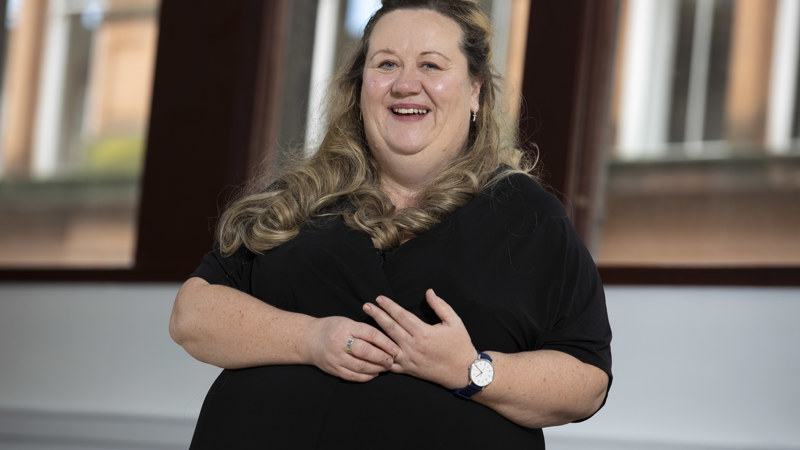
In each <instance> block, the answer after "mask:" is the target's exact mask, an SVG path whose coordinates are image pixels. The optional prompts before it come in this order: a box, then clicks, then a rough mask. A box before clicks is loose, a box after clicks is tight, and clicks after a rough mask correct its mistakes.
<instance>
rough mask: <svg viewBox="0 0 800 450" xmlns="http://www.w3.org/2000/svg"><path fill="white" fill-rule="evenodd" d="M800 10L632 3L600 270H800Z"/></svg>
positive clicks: (601, 226) (718, 1)
mask: <svg viewBox="0 0 800 450" xmlns="http://www.w3.org/2000/svg"><path fill="white" fill-rule="evenodd" d="M798 60H800V2H798V1H797V0H623V1H622V3H621V8H620V20H619V38H618V50H617V63H616V67H617V69H616V81H615V85H614V88H613V98H614V100H613V104H612V105H611V109H612V110H611V117H612V123H611V130H612V135H613V138H612V142H611V146H610V148H609V151H608V154H607V161H606V162H607V167H605V168H601V170H607V172H606V174H605V187H606V192H605V198H604V200H603V203H604V207H605V213H604V214H603V215H602V219H601V220H600V221H599V223H597V227H596V230H595V236H596V239H595V240H593V241H592V250H593V252H594V254H595V256H596V259H597V260H598V262H599V263H600V264H601V265H602V264H612V265H613V264H621V265H651V266H771V265H797V264H798V263H800V71H799V70H798Z"/></svg>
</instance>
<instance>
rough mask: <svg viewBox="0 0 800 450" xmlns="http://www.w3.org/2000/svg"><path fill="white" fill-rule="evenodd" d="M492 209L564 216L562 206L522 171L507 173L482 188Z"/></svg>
mask: <svg viewBox="0 0 800 450" xmlns="http://www.w3.org/2000/svg"><path fill="white" fill-rule="evenodd" d="M482 195H485V196H486V197H487V198H488V199H489V201H490V202H491V204H492V208H493V209H506V208H508V209H511V210H523V211H536V212H538V213H539V214H543V215H547V216H551V217H558V218H566V216H567V214H566V211H565V210H564V206H563V205H562V204H561V202H560V201H559V200H558V198H556V196H555V195H553V194H552V193H550V192H548V191H547V190H546V189H545V188H544V187H543V186H542V185H541V184H540V183H539V182H538V181H536V180H535V179H534V178H532V177H531V176H529V175H526V174H523V173H512V174H509V175H507V176H505V177H503V178H501V179H499V180H497V181H496V182H494V183H493V184H492V185H491V186H489V187H488V188H487V189H486V190H484V192H483V194H482Z"/></svg>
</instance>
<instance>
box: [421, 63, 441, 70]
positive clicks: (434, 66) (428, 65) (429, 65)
mask: <svg viewBox="0 0 800 450" xmlns="http://www.w3.org/2000/svg"><path fill="white" fill-rule="evenodd" d="M422 68H423V69H428V70H439V69H440V67H439V65H438V64H435V63H431V62H427V63H422Z"/></svg>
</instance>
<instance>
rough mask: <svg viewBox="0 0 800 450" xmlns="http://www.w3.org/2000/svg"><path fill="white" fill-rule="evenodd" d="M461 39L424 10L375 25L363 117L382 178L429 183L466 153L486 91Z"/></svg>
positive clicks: (392, 15)
mask: <svg viewBox="0 0 800 450" xmlns="http://www.w3.org/2000/svg"><path fill="white" fill-rule="evenodd" d="M461 34H462V33H461V28H460V27H459V25H458V24H457V23H456V22H455V21H453V20H451V19H449V18H447V17H445V16H442V15H440V14H439V13H436V12H434V11H431V10H427V9H401V10H397V11H393V12H391V13H388V14H386V15H385V16H384V17H382V18H381V19H380V20H379V21H378V22H377V24H376V25H375V28H374V29H373V31H372V35H371V37H370V42H369V48H368V50H367V59H366V63H365V65H364V82H363V85H362V87H361V110H362V114H363V119H364V130H365V133H366V137H367V142H368V144H369V147H370V150H371V151H372V154H373V155H374V157H375V159H376V160H377V161H378V163H379V164H380V167H381V175H382V177H390V178H391V179H392V181H394V182H396V183H399V184H401V185H406V186H408V185H414V184H418V183H424V182H426V181H428V180H430V179H431V178H432V177H434V176H435V175H436V174H438V172H439V171H441V170H442V169H443V168H444V166H445V165H447V163H448V162H450V161H452V160H453V159H454V158H455V157H456V155H457V154H458V153H459V151H460V150H461V149H462V148H463V147H464V145H465V143H466V140H467V135H468V133H469V125H470V117H471V111H472V110H475V109H477V108H478V105H479V102H478V97H479V94H480V87H481V83H480V82H479V81H476V80H473V79H472V78H471V77H470V74H469V71H468V69H467V58H466V56H464V54H463V53H462V52H461V48H460V45H459V44H460V42H461ZM384 181H386V180H384Z"/></svg>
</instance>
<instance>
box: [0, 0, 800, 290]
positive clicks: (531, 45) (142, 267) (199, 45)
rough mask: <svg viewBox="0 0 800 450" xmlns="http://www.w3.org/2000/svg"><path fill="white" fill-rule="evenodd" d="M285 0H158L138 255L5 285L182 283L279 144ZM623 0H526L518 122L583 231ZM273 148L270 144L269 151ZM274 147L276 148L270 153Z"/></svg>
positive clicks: (764, 278)
mask: <svg viewBox="0 0 800 450" xmlns="http://www.w3.org/2000/svg"><path fill="white" fill-rule="evenodd" d="M287 1H288V0H273V1H268V2H265V1H263V0H231V1H227V2H196V1H193V0H162V5H161V10H160V18H159V21H160V24H159V42H158V51H157V60H156V73H155V77H154V86H153V102H152V107H151V117H150V126H149V132H148V139H147V156H146V164H145V170H144V175H143V179H142V187H141V196H140V199H141V200H140V204H141V206H140V210H139V223H138V243H137V250H136V257H135V264H134V266H133V267H132V268H130V269H109V270H106V269H96V270H93V269H87V270H77V269H43V270H34V269H18V270H14V269H5V270H0V281H115V282H133V281H136V282H140V281H141V282H175V281H180V280H183V279H185V278H186V277H187V276H188V275H189V274H190V273H191V271H192V270H193V268H194V267H195V266H196V265H197V263H198V261H199V259H200V258H201V256H202V255H203V254H204V253H205V252H206V251H208V249H209V248H210V247H211V244H212V241H213V233H212V231H213V227H214V224H215V220H216V218H217V216H218V213H219V211H220V210H221V208H222V207H223V206H224V204H225V203H226V202H227V201H228V199H229V198H230V197H231V195H232V194H234V193H235V191H236V190H237V189H238V188H239V187H240V186H241V185H242V183H243V182H244V180H245V179H246V178H247V177H248V176H249V175H250V171H251V169H252V168H254V167H257V166H258V164H259V163H260V159H261V158H262V155H264V152H265V150H266V149H268V148H269V146H268V144H269V143H270V142H273V141H274V137H275V131H274V124H275V123H276V120H275V117H276V114H277V110H276V108H277V106H276V105H277V98H278V96H277V92H278V89H279V86H280V71H278V70H273V69H274V68H275V67H278V66H279V64H280V61H281V57H282V52H283V51H285V47H286V43H287V42H288V40H287V35H288V34H287V33H290V32H291V30H286V29H284V27H283V25H282V24H284V23H285V20H284V19H285V14H286V10H287ZM618 8H619V0H563V1H558V2H555V1H550V0H532V2H531V8H530V22H529V35H528V43H527V50H526V63H525V75H524V80H523V92H522V94H523V97H524V105H525V106H524V111H523V116H524V117H526V119H525V120H523V121H522V122H521V125H520V130H521V133H522V135H523V137H525V139H526V141H528V142H535V143H536V145H537V146H538V152H539V153H538V155H539V158H540V161H541V165H542V167H544V169H545V172H544V181H545V182H546V184H547V185H548V187H549V188H550V189H551V190H552V191H553V192H555V193H557V194H558V195H559V196H560V198H561V199H562V200H563V201H564V202H565V204H566V205H567V206H568V210H569V211H570V212H571V213H572V218H573V221H574V223H575V225H576V228H577V229H578V231H579V232H580V233H581V235H583V236H584V237H586V236H587V234H588V233H589V230H590V227H589V224H590V223H592V221H593V219H594V216H595V215H596V214H597V213H598V211H597V209H596V206H594V205H597V204H598V202H597V200H598V196H599V195H601V192H600V189H599V187H600V186H601V182H602V180H601V179H600V178H599V177H600V175H598V173H599V172H598V171H597V170H594V168H596V167H597V166H598V165H599V164H601V163H602V158H603V151H604V148H605V143H606V141H607V139H606V133H607V104H608V99H609V95H610V85H611V83H610V77H611V70H612V67H611V64H612V58H611V56H612V53H613V48H614V35H615V28H616V20H617V19H616V18H617V9H618ZM267 151H268V150H267ZM267 157H269V155H268V154H267ZM600 271H601V275H602V276H603V279H604V281H605V282H606V283H607V284H636V285H642V284H663V285H769V286H797V285H800V267H795V266H780V267H770V268H764V267H681V268H676V267H641V266H635V267H634V266H601V267H600Z"/></svg>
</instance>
